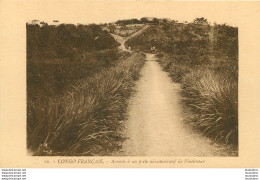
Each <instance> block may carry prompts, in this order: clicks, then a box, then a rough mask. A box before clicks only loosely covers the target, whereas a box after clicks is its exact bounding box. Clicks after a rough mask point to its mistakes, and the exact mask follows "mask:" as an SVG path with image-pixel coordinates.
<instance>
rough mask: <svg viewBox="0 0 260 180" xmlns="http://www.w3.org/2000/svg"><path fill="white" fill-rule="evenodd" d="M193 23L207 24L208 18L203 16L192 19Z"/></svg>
mask: <svg viewBox="0 0 260 180" xmlns="http://www.w3.org/2000/svg"><path fill="white" fill-rule="evenodd" d="M194 23H195V24H202V25H208V24H209V23H208V20H207V19H205V18H204V17H201V18H196V19H194Z"/></svg>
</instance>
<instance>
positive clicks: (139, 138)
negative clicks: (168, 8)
mask: <svg viewBox="0 0 260 180" xmlns="http://www.w3.org/2000/svg"><path fill="white" fill-rule="evenodd" d="M146 60H147V61H146V64H145V65H144V67H143V69H142V71H141V78H140V79H139V80H138V81H137V84H136V90H137V92H136V94H135V95H133V97H132V98H131V100H130V104H129V106H128V120H126V124H125V135H126V137H127V139H126V140H125V141H124V143H123V147H122V152H121V153H122V155H136V156H148V155H149V156H229V155H230V154H229V153H228V150H227V149H225V148H224V147H222V146H220V145H215V144H214V145H212V144H211V141H210V140H209V139H207V138H205V137H204V136H202V135H200V134H195V133H194V132H192V131H191V130H190V129H189V128H187V127H184V125H183V123H182V117H181V113H180V105H179V102H178V100H179V99H180V95H179V91H180V85H179V84H177V83H173V82H172V81H171V79H170V77H168V75H167V73H166V72H164V71H163V70H162V69H161V66H160V65H159V63H158V62H157V61H155V60H156V58H155V56H154V55H153V54H146Z"/></svg>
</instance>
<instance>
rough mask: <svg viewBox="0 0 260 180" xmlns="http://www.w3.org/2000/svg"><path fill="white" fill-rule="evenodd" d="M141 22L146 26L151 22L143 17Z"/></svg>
mask: <svg viewBox="0 0 260 180" xmlns="http://www.w3.org/2000/svg"><path fill="white" fill-rule="evenodd" d="M141 22H142V23H143V24H146V23H148V22H149V21H148V19H147V18H145V17H143V18H141Z"/></svg>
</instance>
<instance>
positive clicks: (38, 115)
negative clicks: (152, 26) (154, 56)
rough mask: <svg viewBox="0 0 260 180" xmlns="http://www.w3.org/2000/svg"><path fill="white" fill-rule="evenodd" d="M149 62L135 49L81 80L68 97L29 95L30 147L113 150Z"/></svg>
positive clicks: (46, 151)
mask: <svg viewBox="0 0 260 180" xmlns="http://www.w3.org/2000/svg"><path fill="white" fill-rule="evenodd" d="M143 64H144V61H143V58H142V57H141V55H139V54H135V55H133V56H131V57H129V58H127V59H125V58H124V59H122V60H120V61H119V62H118V64H116V65H115V66H112V67H109V68H107V69H104V70H102V71H99V72H97V73H95V74H94V75H93V76H91V77H88V78H86V79H83V80H80V81H79V82H78V83H77V85H75V86H73V87H72V88H71V90H70V91H69V92H67V93H66V94H65V95H64V96H62V97H56V98H49V97H39V98H38V99H36V100H34V101H30V99H29V100H28V118H27V147H28V148H29V149H30V150H31V151H32V152H33V154H34V155H39V156H40V155H52V156H56V155H66V156H68V155H70V156H74V155H108V154H110V153H112V152H113V151H115V150H116V149H117V148H119V145H118V142H119V141H120V140H121V139H122V138H121V136H120V134H119V131H118V128H119V127H120V124H121V123H122V120H123V119H124V113H125V110H126V104H127V99H128V97H129V96H130V94H131V92H132V91H133V87H134V80H136V79H137V78H138V77H139V72H140V70H141V68H142V66H143Z"/></svg>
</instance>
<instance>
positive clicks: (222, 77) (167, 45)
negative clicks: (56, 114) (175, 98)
mask: <svg viewBox="0 0 260 180" xmlns="http://www.w3.org/2000/svg"><path fill="white" fill-rule="evenodd" d="M126 44H127V45H128V46H131V47H132V49H135V50H141V51H147V50H150V49H151V47H155V49H156V51H157V54H158V57H160V64H161V65H162V67H163V68H164V70H166V71H167V72H169V75H170V76H171V77H172V79H173V80H174V81H176V82H180V83H181V85H182V95H183V97H184V98H183V104H184V106H185V107H186V109H188V111H189V112H191V113H190V114H191V115H190V117H188V118H187V119H188V122H189V124H192V125H193V126H194V127H196V129H198V130H200V131H202V132H203V133H204V134H205V135H207V136H209V137H211V138H212V139H213V140H215V141H216V142H223V143H225V144H237V143H238V29H237V28H235V27H231V26H227V25H225V24H224V25H217V24H214V25H209V24H208V22H207V20H206V19H204V18H197V19H195V21H194V22H193V23H189V24H185V23H175V22H174V21H172V22H160V23H159V24H158V25H151V26H150V27H149V28H148V29H147V30H146V31H145V32H144V33H143V34H141V35H140V36H137V37H135V38H133V39H130V40H128V41H127V42H126ZM185 114H187V111H186V113H185Z"/></svg>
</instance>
